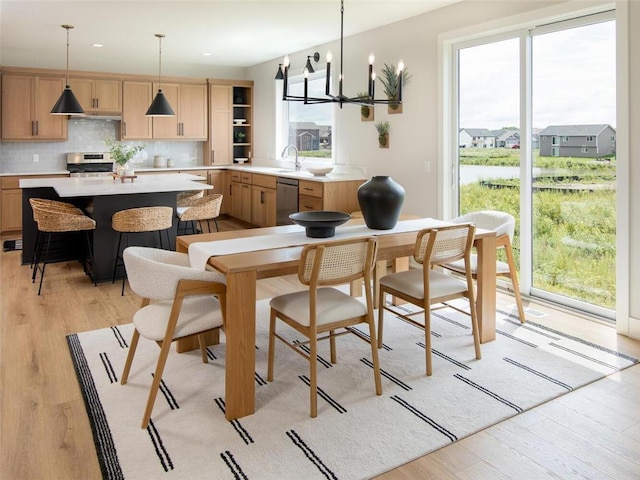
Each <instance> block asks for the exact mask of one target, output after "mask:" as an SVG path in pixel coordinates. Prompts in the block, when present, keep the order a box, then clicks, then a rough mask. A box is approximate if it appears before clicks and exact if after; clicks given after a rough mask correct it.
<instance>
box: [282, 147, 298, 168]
mask: <svg viewBox="0 0 640 480" xmlns="http://www.w3.org/2000/svg"><path fill="white" fill-rule="evenodd" d="M290 148H293V150H294V152H296V161H295V163H294V166H295V168H296V171H297V170H300V169H301V168H302V163H301V162H300V159H299V158H298V148H297V147H296V146H295V145H291V144H289V145H287V146H286V147H284V150H282V154H281V156H282V158H284V156H285V154H286V153H287V150H289V149H290Z"/></svg>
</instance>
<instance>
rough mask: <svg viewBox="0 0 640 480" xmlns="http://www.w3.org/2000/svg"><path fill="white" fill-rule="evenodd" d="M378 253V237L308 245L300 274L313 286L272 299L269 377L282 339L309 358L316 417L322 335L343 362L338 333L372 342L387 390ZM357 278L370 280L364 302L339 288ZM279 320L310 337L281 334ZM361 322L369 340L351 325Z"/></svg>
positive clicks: (379, 387)
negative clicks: (376, 312) (375, 292)
mask: <svg viewBox="0 0 640 480" xmlns="http://www.w3.org/2000/svg"><path fill="white" fill-rule="evenodd" d="M376 253H377V241H376V239H375V238H373V237H367V238H358V239H349V240H338V241H331V242H325V243H315V244H311V245H307V246H306V247H304V249H303V250H302V253H301V257H300V267H299V268H298V279H299V280H300V282H301V283H302V284H303V285H305V286H308V287H309V288H308V289H307V290H303V291H300V292H294V293H289V294H286V295H280V296H277V297H274V298H272V299H271V302H270V306H271V315H270V323H269V355H268V372H267V380H268V381H269V382H271V381H273V370H274V359H275V339H276V338H277V339H278V340H280V341H282V342H283V343H284V344H286V345H287V346H288V347H289V348H291V349H293V350H294V351H296V352H297V353H299V354H300V355H302V356H303V357H305V358H306V359H307V360H308V361H309V364H310V366H309V368H310V374H309V378H310V391H309V394H310V416H311V417H316V416H317V415H318V395H317V389H318V381H317V378H318V374H317V363H318V361H317V356H318V341H319V340H327V339H328V340H329V348H330V352H331V363H336V361H337V355H336V338H337V337H339V336H341V335H344V334H347V333H354V334H355V335H356V336H357V337H358V338H360V339H362V340H365V341H366V342H368V343H370V345H371V357H372V362H373V375H374V380H375V388H376V394H377V395H382V383H381V379H380V365H379V362H378V350H377V346H376V344H375V338H376V333H375V325H374V319H373V301H372V292H371V279H372V274H371V270H372V268H373V263H374V261H375V257H376ZM352 281H364V291H365V299H364V303H363V302H362V301H360V300H358V299H357V298H354V297H351V296H350V295H348V294H346V293H344V292H342V291H340V290H338V289H337V288H334V287H335V286H337V285H341V284H345V283H348V282H352ZM276 319H280V320H282V321H283V322H284V323H285V324H287V325H288V326H289V327H291V328H293V329H294V330H295V331H297V332H298V333H299V334H301V335H303V336H304V337H306V338H307V340H306V341H300V342H299V341H297V340H289V339H287V338H285V337H284V336H283V335H281V334H279V333H277V332H276ZM361 323H364V324H367V325H368V326H369V340H367V339H364V338H363V337H362V336H360V335H357V332H354V331H353V330H352V329H351V328H350V327H353V326H354V325H358V324H361ZM304 348H307V350H308V353H307V350H304Z"/></svg>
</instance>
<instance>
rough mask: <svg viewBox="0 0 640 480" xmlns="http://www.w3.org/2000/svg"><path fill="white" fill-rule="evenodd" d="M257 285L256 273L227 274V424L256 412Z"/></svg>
mask: <svg viewBox="0 0 640 480" xmlns="http://www.w3.org/2000/svg"><path fill="white" fill-rule="evenodd" d="M256 281H257V274H256V272H255V271H248V272H238V273H229V274H227V315H226V319H225V323H226V325H225V336H226V347H227V352H226V364H225V368H226V374H225V375H226V376H225V378H226V380H225V416H226V417H227V420H235V419H237V418H240V417H244V416H246V415H251V414H252V413H254V412H255V396H256V395H255V368H256V353H255V340H256Z"/></svg>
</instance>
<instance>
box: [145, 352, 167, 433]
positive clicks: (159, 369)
mask: <svg viewBox="0 0 640 480" xmlns="http://www.w3.org/2000/svg"><path fill="white" fill-rule="evenodd" d="M170 349H171V341H169V340H164V341H163V342H162V347H161V349H160V355H159V356H158V363H157V365H156V371H155V373H154V374H153V382H152V383H151V388H150V389H149V398H148V399H147V406H146V407H145V409H144V415H143V417H142V424H141V425H140V428H147V426H148V425H149V420H150V419H151V411H152V410H153V404H154V403H155V402H156V396H157V395H158V389H159V388H160V382H161V381H162V373H163V372H164V366H165V364H166V363H167V357H168V356H169V350H170Z"/></svg>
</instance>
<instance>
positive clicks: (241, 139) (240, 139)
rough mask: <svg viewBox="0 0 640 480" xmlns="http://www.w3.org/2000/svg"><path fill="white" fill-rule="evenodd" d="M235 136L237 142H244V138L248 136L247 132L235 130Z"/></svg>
mask: <svg viewBox="0 0 640 480" xmlns="http://www.w3.org/2000/svg"><path fill="white" fill-rule="evenodd" d="M233 136H234V137H235V140H236V143H242V142H244V139H245V137H246V136H247V134H246V133H244V132H235V133H234V134H233Z"/></svg>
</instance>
